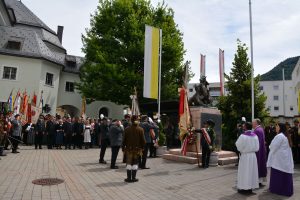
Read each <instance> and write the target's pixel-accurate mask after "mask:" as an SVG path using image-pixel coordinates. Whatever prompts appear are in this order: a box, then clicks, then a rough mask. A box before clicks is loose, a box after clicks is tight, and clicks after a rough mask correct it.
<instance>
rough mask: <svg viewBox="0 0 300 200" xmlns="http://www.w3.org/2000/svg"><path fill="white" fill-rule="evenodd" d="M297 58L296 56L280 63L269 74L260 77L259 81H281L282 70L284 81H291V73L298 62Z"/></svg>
mask: <svg viewBox="0 0 300 200" xmlns="http://www.w3.org/2000/svg"><path fill="white" fill-rule="evenodd" d="M299 58H300V56H296V57H291V58H288V59H286V60H284V61H282V62H281V63H279V64H278V65H277V66H276V67H274V68H273V69H271V70H270V71H269V72H267V73H265V74H263V75H261V77H260V81H282V69H284V78H285V80H292V73H293V71H294V68H295V66H296V65H297V63H298V61H299Z"/></svg>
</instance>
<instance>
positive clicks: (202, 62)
mask: <svg viewBox="0 0 300 200" xmlns="http://www.w3.org/2000/svg"><path fill="white" fill-rule="evenodd" d="M205 58H206V56H205V55H202V54H200V78H201V76H205Z"/></svg>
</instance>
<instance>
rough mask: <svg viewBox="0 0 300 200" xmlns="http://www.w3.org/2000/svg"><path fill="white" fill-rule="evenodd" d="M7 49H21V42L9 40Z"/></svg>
mask: <svg viewBox="0 0 300 200" xmlns="http://www.w3.org/2000/svg"><path fill="white" fill-rule="evenodd" d="M6 48H7V49H11V50H20V49H21V42H17V41H8V42H7V45H6Z"/></svg>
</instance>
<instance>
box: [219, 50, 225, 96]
mask: <svg viewBox="0 0 300 200" xmlns="http://www.w3.org/2000/svg"><path fill="white" fill-rule="evenodd" d="M219 70H220V94H221V96H223V95H224V93H225V90H224V84H225V79H224V50H221V49H219Z"/></svg>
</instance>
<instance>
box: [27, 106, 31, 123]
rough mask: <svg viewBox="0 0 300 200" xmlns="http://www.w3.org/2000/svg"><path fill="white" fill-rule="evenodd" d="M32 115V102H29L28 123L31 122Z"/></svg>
mask: <svg viewBox="0 0 300 200" xmlns="http://www.w3.org/2000/svg"><path fill="white" fill-rule="evenodd" d="M31 116H32V113H31V103H28V106H27V122H28V123H31Z"/></svg>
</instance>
